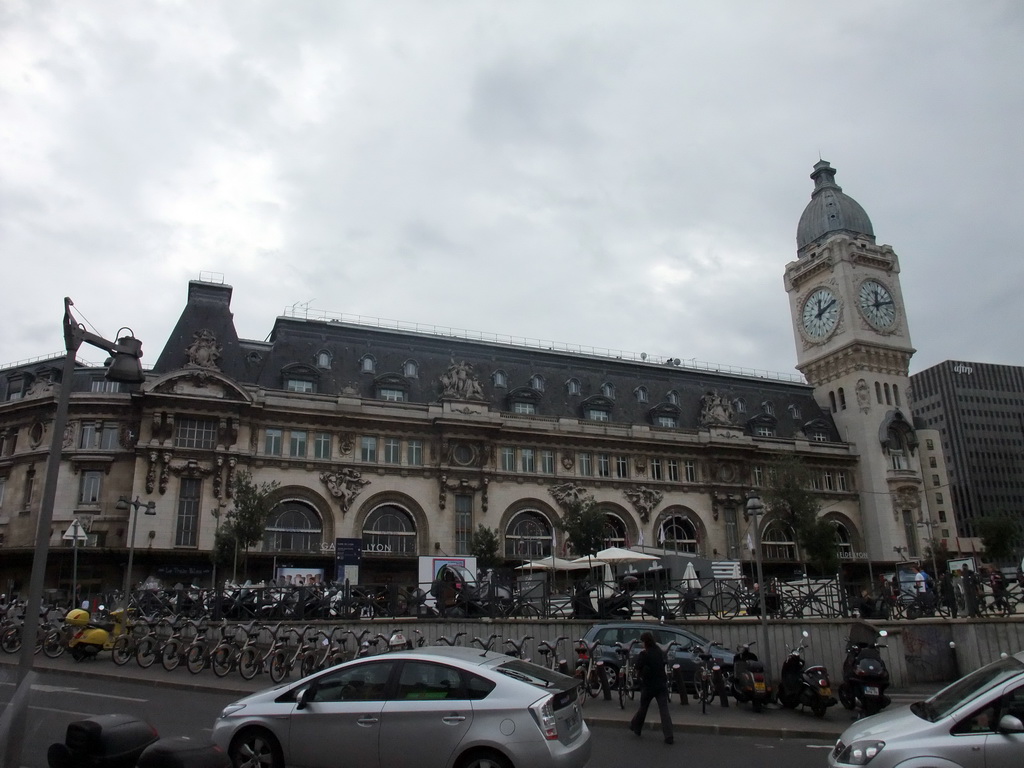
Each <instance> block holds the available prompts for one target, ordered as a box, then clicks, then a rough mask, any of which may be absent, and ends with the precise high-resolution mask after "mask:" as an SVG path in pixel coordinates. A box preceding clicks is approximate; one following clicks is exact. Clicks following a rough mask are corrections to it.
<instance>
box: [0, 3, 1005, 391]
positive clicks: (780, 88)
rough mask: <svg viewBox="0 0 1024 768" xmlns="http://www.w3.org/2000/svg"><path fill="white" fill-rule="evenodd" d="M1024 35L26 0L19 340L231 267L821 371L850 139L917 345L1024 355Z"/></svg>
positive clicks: (687, 6) (889, 20)
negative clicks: (810, 235) (825, 298)
mask: <svg viewBox="0 0 1024 768" xmlns="http://www.w3.org/2000/svg"><path fill="white" fill-rule="evenodd" d="M1022 41H1024V4H1022V3H1020V2H1018V1H1017V0H1007V1H1006V2H996V1H994V0H993V1H991V2H975V1H974V0H971V1H967V0H964V1H963V2H945V3H935V2H933V1H932V0H904V1H903V2H891V0H878V1H873V0H858V2H845V3H822V2H818V1H817V0H814V1H810V0H809V1H807V2H804V1H803V0H787V1H786V2H773V3H760V2H739V1H738V0H737V1H736V2H722V1H719V0H715V1H713V2H712V1H711V0H709V1H708V2H682V1H681V0H671V1H668V0H666V1H664V2H657V1H655V0H621V1H619V2H610V1H605V0H574V1H570V0H561V1H559V0H537V1H536V2H531V1H530V0H517V1H516V2H503V3H501V2H469V0H466V1H464V2H443V1H435V2H398V1H396V0H375V1H374V2H341V1H327V0H324V1H323V2H318V1H316V0H307V1H305V2H301V1H298V0H290V1H289V2H259V1H249V2H243V1H242V0H235V1H234V2H215V1H213V0H202V1H201V2H200V1H199V0H194V1H193V2H153V1H150V2H136V1H134V0H125V1H123V2H116V1H115V0H103V1H100V0H96V1H95V2H93V1H90V0H74V2H72V1H71V0H61V1H60V2H46V1H45V0H4V2H3V3H2V4H0V140H2V148H0V253H2V258H3V262H2V263H3V267H4V272H3V285H4V288H5V289H4V291H3V301H2V302H0V327H2V328H3V334H2V338H0V364H4V363H12V362H14V361H18V360H22V359H25V358H31V357H36V356H40V355H46V354H50V353H55V352H59V351H60V350H61V349H62V339H61V333H60V321H61V317H62V312H63V297H64V296H71V297H72V299H73V300H74V302H75V305H76V309H77V310H78V313H79V319H81V320H83V321H86V322H87V323H88V324H90V327H91V328H92V329H93V330H95V331H96V332H98V333H100V334H101V335H104V336H107V337H108V338H113V337H114V335H115V334H116V333H117V331H118V329H119V328H120V327H121V326H129V327H131V328H132V329H133V330H134V332H135V334H136V335H137V336H138V337H139V338H141V339H142V340H143V343H144V350H145V352H146V359H145V360H144V362H149V363H152V362H154V361H155V360H156V357H157V355H158V353H159V350H160V349H161V348H162V346H163V344H164V341H165V339H166V337H167V335H168V333H169V332H170V330H171V329H172V327H173V325H174V323H175V321H176V320H177V318H178V315H179V314H180V312H181V310H182V308H183V307H184V303H185V298H186V290H187V282H188V281H189V280H190V279H197V278H199V277H200V275H201V274H205V273H216V274H217V278H216V279H223V280H224V281H225V282H227V283H228V284H230V285H232V286H234V298H233V304H232V306H233V309H234V313H235V322H236V327H237V329H238V332H239V334H240V335H242V336H243V337H247V338H257V339H262V338H264V337H266V335H267V334H268V332H269V331H270V329H271V327H272V324H273V320H274V318H275V317H276V316H277V315H280V314H283V313H284V311H285V308H286V307H289V308H290V307H293V306H295V307H308V308H310V309H311V310H312V311H314V312H315V311H330V312H336V313H348V314H353V315H364V316H371V317H378V318H388V319H397V320H403V321H411V322H418V323H422V324H427V325H438V326H450V327H454V328H462V329H469V330H473V331H484V332H493V333H497V334H507V335H514V336H521V337H527V338H533V339H540V340H552V341H556V342H564V343H571V344H579V345H584V346H592V347H600V348H607V349H613V350H624V351H629V352H634V353H639V352H647V353H648V354H649V355H652V356H670V357H678V358H681V359H683V360H690V359H696V360H697V361H708V362H713V363H723V364H727V365H731V366H736V367H741V368H748V369H766V370H771V371H781V372H789V373H792V372H794V365H795V362H796V353H795V347H794V342H793V331H792V329H791V326H790V320H789V308H788V299H787V296H786V293H785V290H784V287H783V280H782V276H783V270H784V267H785V265H786V263H787V262H789V261H791V260H792V259H793V258H795V248H796V246H795V235H796V225H797V221H798V219H799V217H800V213H801V212H802V210H803V208H804V206H805V205H806V203H807V202H808V200H809V199H810V193H811V190H812V187H813V183H812V182H811V180H810V179H809V178H808V175H809V174H810V172H811V170H812V166H813V165H814V163H815V162H816V161H817V160H818V159H819V157H821V158H824V159H826V160H828V161H829V162H831V163H832V165H833V166H834V167H836V168H837V170H838V175H837V181H838V183H839V184H840V185H842V187H843V190H844V191H845V192H846V193H847V194H849V195H851V196H852V197H853V198H855V199H856V200H857V201H858V202H860V203H861V205H862V206H863V207H864V208H865V210H866V211H867V212H868V214H869V216H870V217H871V219H872V222H873V224H874V228H875V234H876V236H877V238H878V241H879V242H880V243H889V244H891V245H892V246H893V247H894V248H895V249H896V252H897V254H899V256H900V261H901V265H902V269H903V271H902V275H901V278H902V285H903V291H904V295H905V299H906V303H907V311H908V315H909V318H910V327H911V335H912V339H913V342H914V345H915V347H916V348H917V350H918V352H917V355H916V356H915V358H914V361H913V363H912V370H913V371H918V370H922V369H924V368H926V367H928V366H930V365H934V364H936V363H938V362H941V361H943V360H946V359H965V360H973V361H987V362H997V363H1007V364H1015V365H1021V364H1024V333H1022V332H1021V330H1020V325H1021V320H1022V318H1024V309H1022V303H1024V302H1022V300H1021V291H1022V288H1024V258H1022V254H1021V249H1020V234H1019V233H1020V231H1021V228H1020V224H1021V221H1022V218H1024V185H1022V184H1021V183H1020V181H1019V180H1020V178H1021V176H1022V175H1024V141H1022V136H1024V130H1022V126H1024V98H1022V97H1024V77H1022V73H1024V44H1022ZM221 276H222V278H221ZM81 357H82V358H83V359H86V360H92V361H99V360H102V358H103V354H102V352H99V351H98V350H92V349H91V348H83V351H82V354H81Z"/></svg>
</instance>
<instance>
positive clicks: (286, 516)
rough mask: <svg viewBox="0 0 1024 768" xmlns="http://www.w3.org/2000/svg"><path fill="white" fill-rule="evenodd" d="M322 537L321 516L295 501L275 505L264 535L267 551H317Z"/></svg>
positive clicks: (265, 549) (264, 544)
mask: <svg viewBox="0 0 1024 768" xmlns="http://www.w3.org/2000/svg"><path fill="white" fill-rule="evenodd" d="M322 539H323V526H322V525H321V523H320V518H319V516H318V515H317V514H316V512H314V511H313V510H311V509H310V508H309V507H307V506H305V505H304V504H300V503H298V502H295V501H286V502H283V503H281V504H279V505H277V507H275V508H274V511H273V512H271V513H270V517H269V518H268V520H267V527H266V532H265V533H264V536H263V549H264V551H266V552H319V551H320V542H321V540H322Z"/></svg>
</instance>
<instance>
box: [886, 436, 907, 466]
mask: <svg viewBox="0 0 1024 768" xmlns="http://www.w3.org/2000/svg"><path fill="white" fill-rule="evenodd" d="M888 434H889V446H888V451H889V465H890V466H891V467H892V468H893V469H906V468H907V466H908V464H907V444H906V441H905V440H904V439H903V433H902V432H901V431H900V430H898V429H890V430H889V433H888Z"/></svg>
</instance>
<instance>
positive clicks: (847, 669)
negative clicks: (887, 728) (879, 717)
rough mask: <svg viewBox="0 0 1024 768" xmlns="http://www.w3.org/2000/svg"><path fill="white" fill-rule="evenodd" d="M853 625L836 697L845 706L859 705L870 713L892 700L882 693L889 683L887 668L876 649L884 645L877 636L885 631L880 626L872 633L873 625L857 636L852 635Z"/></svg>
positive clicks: (880, 708) (857, 706)
mask: <svg viewBox="0 0 1024 768" xmlns="http://www.w3.org/2000/svg"><path fill="white" fill-rule="evenodd" d="M856 629H857V628H855V633H854V634H851V636H850V643H849V645H848V646H847V648H846V660H845V661H843V682H842V683H840V685H839V701H840V702H842V705H843V706H844V707H846V708H847V709H850V710H852V709H857V708H859V709H860V710H861V711H862V712H863V713H864V714H865V715H874V714H876V713H878V712H881V711H882V710H883V709H885V707H887V706H889V703H890V702H891V701H892V700H891V699H890V698H889V697H888V696H886V695H885V689H886V688H888V687H889V670H888V669H886V667H885V662H884V661H883V660H882V655H881V654H880V653H879V652H878V651H879V649H880V648H885V645H884V644H883V643H879V642H878V639H879V638H884V637H886V636H887V635H888V633H887V632H886V631H885V630H884V629H883V630H881V631H879V632H878V633H877V635H876V634H874V629H873V628H867V629H865V630H864V631H863V633H862V634H861V635H860V636H855V635H856V634H857V633H856Z"/></svg>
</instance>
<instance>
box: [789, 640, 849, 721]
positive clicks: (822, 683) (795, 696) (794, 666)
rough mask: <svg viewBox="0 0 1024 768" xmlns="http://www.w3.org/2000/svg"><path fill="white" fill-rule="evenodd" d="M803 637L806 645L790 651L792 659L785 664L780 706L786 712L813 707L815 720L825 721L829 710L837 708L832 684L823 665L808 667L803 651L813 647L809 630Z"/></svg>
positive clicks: (803, 643) (801, 644)
mask: <svg viewBox="0 0 1024 768" xmlns="http://www.w3.org/2000/svg"><path fill="white" fill-rule="evenodd" d="M803 637H804V642H802V643H800V644H799V645H797V646H796V647H795V648H790V649H789V655H788V656H786V660H785V661H784V662H782V672H781V677H780V679H779V685H778V700H779V704H781V705H782V706H784V707H786V708H787V709H793V708H795V707H797V706H804V707H810V709H811V712H813V713H814V716H815V717H824V716H825V712H826V711H828V708H829V707H832V706H835V703H836V699H835V697H834V696H833V695H832V683H831V681H830V680H829V676H828V670H827V669H825V667H823V666H821V665H820V664H815V665H812V666H810V667H808V666H807V662H806V661H805V660H804V650H806V649H807V648H808V647H809V646H810V643H808V642H807V640H806V639H807V638H808V637H809V635H808V633H807V631H806V630H805V631H804V633H803ZM787 648H788V646H787Z"/></svg>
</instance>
